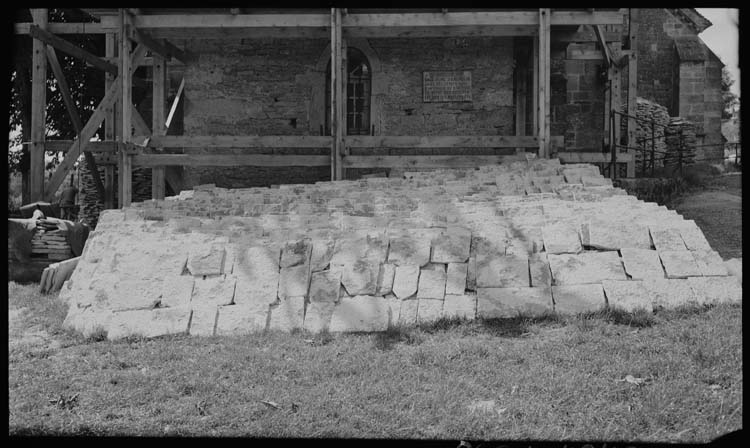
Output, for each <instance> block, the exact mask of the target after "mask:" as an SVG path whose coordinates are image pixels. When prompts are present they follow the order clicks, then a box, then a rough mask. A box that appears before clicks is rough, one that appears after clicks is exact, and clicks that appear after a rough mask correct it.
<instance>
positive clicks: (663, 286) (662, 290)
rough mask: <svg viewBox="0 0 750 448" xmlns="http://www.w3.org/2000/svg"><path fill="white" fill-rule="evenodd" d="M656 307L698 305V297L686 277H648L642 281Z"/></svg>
mask: <svg viewBox="0 0 750 448" xmlns="http://www.w3.org/2000/svg"><path fill="white" fill-rule="evenodd" d="M641 284H642V285H643V287H644V288H645V289H646V291H647V292H648V294H649V297H651V302H652V304H653V306H654V308H655V309H659V308H676V307H678V306H684V305H688V306H691V305H696V304H698V299H697V298H696V296H695V293H694V291H693V290H692V288H690V284H689V283H688V281H687V280H685V279H667V278H660V279H655V278H648V279H644V280H643V281H642V283H641Z"/></svg>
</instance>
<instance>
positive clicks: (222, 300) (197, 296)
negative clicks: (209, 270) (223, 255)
mask: <svg viewBox="0 0 750 448" xmlns="http://www.w3.org/2000/svg"><path fill="white" fill-rule="evenodd" d="M236 284H237V279H236V277H234V276H232V275H219V276H216V277H207V278H205V279H202V278H196V279H195V283H194V284H193V295H192V299H191V302H192V303H193V304H195V305H196V306H198V305H203V304H205V305H208V304H211V305H216V306H221V305H229V304H231V303H232V302H233V300H234V290H235V285H236Z"/></svg>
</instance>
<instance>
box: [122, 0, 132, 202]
mask: <svg viewBox="0 0 750 448" xmlns="http://www.w3.org/2000/svg"><path fill="white" fill-rule="evenodd" d="M130 22H131V21H130V15H129V14H128V13H127V12H125V10H124V9H123V8H120V34H119V38H120V39H119V40H120V42H119V50H120V82H122V99H121V101H120V117H121V121H122V134H121V135H120V142H121V143H122V145H120V148H119V154H120V167H121V170H120V177H119V178H120V194H119V200H120V201H119V202H120V204H119V205H120V208H122V207H128V206H129V205H130V202H131V199H132V188H133V185H132V184H133V182H132V175H133V173H132V165H131V160H130V156H129V155H128V154H127V150H128V146H129V145H128V143H130V140H131V138H132V125H131V114H132V82H131V80H132V78H131V70H130V39H129V37H128V36H129V33H130V29H131V23H130Z"/></svg>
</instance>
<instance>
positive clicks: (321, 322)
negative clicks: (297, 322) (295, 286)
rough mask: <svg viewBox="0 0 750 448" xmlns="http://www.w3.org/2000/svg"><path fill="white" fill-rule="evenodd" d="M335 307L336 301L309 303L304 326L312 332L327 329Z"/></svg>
mask: <svg viewBox="0 0 750 448" xmlns="http://www.w3.org/2000/svg"><path fill="white" fill-rule="evenodd" d="M335 307H336V303H335V302H310V303H308V304H307V309H306V310H305V320H304V323H303V328H304V329H305V330H307V331H309V332H311V333H319V332H321V331H324V330H327V329H328V326H329V324H330V322H331V316H333V310H334V308H335Z"/></svg>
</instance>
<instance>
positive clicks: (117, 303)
mask: <svg viewBox="0 0 750 448" xmlns="http://www.w3.org/2000/svg"><path fill="white" fill-rule="evenodd" d="M102 283H104V282H102ZM107 286H108V287H109V288H108V291H107V292H108V294H106V297H107V300H105V301H104V303H100V304H99V305H100V307H101V308H104V307H105V306H107V307H109V309H111V310H112V311H124V310H138V309H141V310H144V309H153V308H155V307H156V306H157V305H158V304H159V303H160V302H161V299H160V298H159V297H160V295H161V291H159V290H158V289H156V288H154V285H153V284H152V283H151V282H150V281H148V280H131V279H126V280H120V281H116V282H113V283H112V284H111V286H110V285H106V283H105V288H106V287H107Z"/></svg>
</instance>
